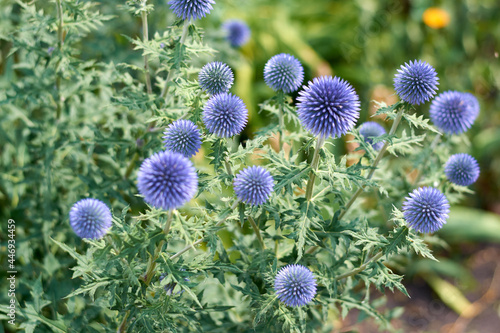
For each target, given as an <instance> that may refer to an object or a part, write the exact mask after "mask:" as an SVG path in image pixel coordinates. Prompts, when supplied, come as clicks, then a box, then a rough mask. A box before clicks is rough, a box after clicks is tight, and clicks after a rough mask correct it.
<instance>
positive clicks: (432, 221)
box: [403, 187, 450, 233]
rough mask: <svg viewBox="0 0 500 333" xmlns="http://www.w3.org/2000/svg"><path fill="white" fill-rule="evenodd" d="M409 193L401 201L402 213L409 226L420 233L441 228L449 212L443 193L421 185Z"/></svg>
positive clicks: (448, 205)
mask: <svg viewBox="0 0 500 333" xmlns="http://www.w3.org/2000/svg"><path fill="white" fill-rule="evenodd" d="M409 195H410V196H409V197H406V199H405V202H404V203H403V215H404V218H405V220H406V222H408V224H409V225H410V227H412V228H413V229H415V230H417V231H418V232H422V233H424V232H435V231H437V230H439V229H441V228H442V227H443V225H444V224H445V223H446V219H448V213H449V212H450V204H449V203H448V199H446V197H445V196H444V194H442V193H441V192H440V191H439V190H438V189H436V188H433V187H421V188H418V189H416V190H414V191H413V192H412V193H410V194H409Z"/></svg>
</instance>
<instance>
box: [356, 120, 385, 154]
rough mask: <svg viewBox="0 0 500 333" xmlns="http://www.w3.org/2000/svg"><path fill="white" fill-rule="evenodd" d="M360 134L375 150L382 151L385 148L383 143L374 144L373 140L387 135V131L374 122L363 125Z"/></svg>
mask: <svg viewBox="0 0 500 333" xmlns="http://www.w3.org/2000/svg"><path fill="white" fill-rule="evenodd" d="M359 134H361V135H362V136H363V138H364V139H365V142H366V143H369V144H371V145H372V146H373V149H375V150H380V149H381V148H382V147H383V146H384V143H383V142H377V143H376V144H373V138H376V137H378V136H381V135H384V134H385V129H384V128H383V127H382V126H381V125H379V124H378V123H376V122H374V121H367V122H366V123H363V125H361V127H360V128H359Z"/></svg>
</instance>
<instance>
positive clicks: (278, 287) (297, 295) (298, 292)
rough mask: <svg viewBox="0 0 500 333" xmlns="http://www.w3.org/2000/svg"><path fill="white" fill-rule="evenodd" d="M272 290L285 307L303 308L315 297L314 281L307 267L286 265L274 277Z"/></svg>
mask: <svg viewBox="0 0 500 333" xmlns="http://www.w3.org/2000/svg"><path fill="white" fill-rule="evenodd" d="M274 290H275V291H276V295H277V296H278V299H279V300H280V301H282V302H283V303H285V304H286V305H287V306H303V305H306V304H307V303H309V302H311V301H312V299H313V298H314V296H315V295H316V279H315V278H314V275H313V273H311V271H310V270H309V269H308V268H307V267H304V266H302V265H288V266H285V267H283V268H282V269H280V271H279V272H278V274H277V275H276V279H275V280H274Z"/></svg>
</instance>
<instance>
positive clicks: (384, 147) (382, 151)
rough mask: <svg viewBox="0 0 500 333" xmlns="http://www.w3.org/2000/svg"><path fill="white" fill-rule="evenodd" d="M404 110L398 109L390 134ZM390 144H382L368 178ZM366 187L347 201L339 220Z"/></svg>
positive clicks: (395, 128)
mask: <svg viewBox="0 0 500 333" xmlns="http://www.w3.org/2000/svg"><path fill="white" fill-rule="evenodd" d="M403 112H404V108H403V107H402V108H400V109H399V111H398V113H397V115H396V119H394V122H393V123H392V127H391V130H390V132H389V135H390V136H391V135H394V133H396V130H397V129H398V126H399V123H400V121H401V118H402V117H403ZM388 146H389V141H385V142H384V145H383V146H382V149H380V151H379V152H378V155H377V157H376V158H375V161H374V162H373V165H372V169H371V170H370V173H369V174H368V177H366V179H367V180H370V179H372V177H373V174H374V173H375V170H377V166H378V164H379V162H380V161H381V160H382V157H383V156H384V154H385V151H386V150H387V147H388ZM364 188H365V186H361V187H360V188H358V190H357V191H356V192H355V193H354V195H353V196H352V198H351V199H350V200H349V202H347V204H346V206H345V208H344V210H343V211H342V213H340V215H339V220H340V219H342V218H343V217H344V215H345V214H346V213H347V211H348V210H349V209H350V208H351V206H352V204H353V203H354V201H356V199H357V198H358V197H359V195H360V194H361V193H362V192H363V190H364Z"/></svg>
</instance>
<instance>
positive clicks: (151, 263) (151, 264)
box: [144, 210, 173, 286]
mask: <svg viewBox="0 0 500 333" xmlns="http://www.w3.org/2000/svg"><path fill="white" fill-rule="evenodd" d="M172 216H173V210H169V211H168V218H167V223H166V224H165V227H164V228H163V234H164V236H165V238H164V239H162V240H161V241H160V243H158V245H157V246H156V248H155V252H154V255H153V256H152V257H150V258H149V260H148V267H147V269H146V274H144V282H145V283H146V285H147V286H149V284H150V283H151V280H152V279H153V276H154V275H155V274H154V271H155V269H156V260H157V259H158V258H159V256H160V252H161V250H162V249H163V245H165V239H166V237H167V235H168V232H169V231H170V226H171V225H172Z"/></svg>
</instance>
